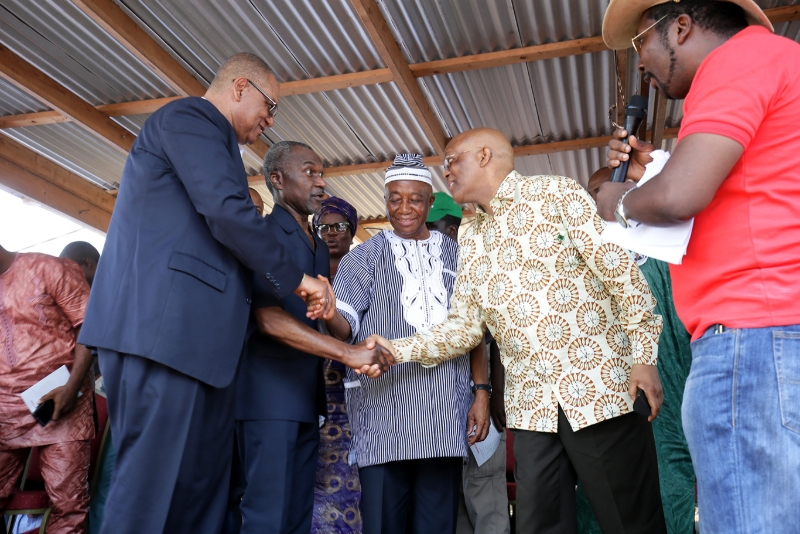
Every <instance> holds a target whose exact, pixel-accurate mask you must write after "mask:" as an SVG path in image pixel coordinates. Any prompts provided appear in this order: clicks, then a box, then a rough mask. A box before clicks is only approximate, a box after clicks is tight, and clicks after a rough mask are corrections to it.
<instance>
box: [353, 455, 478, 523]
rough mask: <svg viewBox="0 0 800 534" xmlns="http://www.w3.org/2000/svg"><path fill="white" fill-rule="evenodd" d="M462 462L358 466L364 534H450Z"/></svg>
mask: <svg viewBox="0 0 800 534" xmlns="http://www.w3.org/2000/svg"><path fill="white" fill-rule="evenodd" d="M463 465H464V459H463V458H460V457H458V458H425V459H422V460H402V461H398V462H389V463H385V464H380V465H371V466H369V467H361V468H359V470H358V476H359V478H360V479H361V508H362V511H361V518H362V521H363V525H364V534H407V533H411V534H455V531H456V518H457V516H458V501H459V489H460V487H461V471H462V469H463Z"/></svg>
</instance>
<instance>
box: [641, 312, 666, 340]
mask: <svg viewBox="0 0 800 534" xmlns="http://www.w3.org/2000/svg"><path fill="white" fill-rule="evenodd" d="M641 326H642V328H644V330H645V331H646V332H648V333H650V334H652V335H654V336H659V335H661V330H663V328H664V318H663V317H661V316H660V315H658V314H653V315H650V318H649V319H647V321H645V322H644V323H642V325H641Z"/></svg>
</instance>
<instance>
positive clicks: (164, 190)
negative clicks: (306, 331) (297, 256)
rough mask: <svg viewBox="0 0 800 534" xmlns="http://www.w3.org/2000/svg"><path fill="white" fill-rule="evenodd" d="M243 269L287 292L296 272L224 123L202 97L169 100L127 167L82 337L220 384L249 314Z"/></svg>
mask: <svg viewBox="0 0 800 534" xmlns="http://www.w3.org/2000/svg"><path fill="white" fill-rule="evenodd" d="M249 269H252V271H255V272H256V273H258V276H259V277H260V278H261V279H262V280H263V281H264V283H265V285H266V286H267V287H268V288H269V289H270V290H272V291H275V292H277V293H278V294H280V295H282V296H286V295H289V294H291V292H292V290H294V288H296V287H297V286H298V285H299V284H300V281H301V279H302V276H303V273H302V271H300V270H299V269H298V268H297V266H296V265H295V264H294V262H292V261H291V259H290V258H289V255H288V254H287V251H286V250H285V249H284V248H283V246H281V244H280V242H279V241H278V240H277V239H276V238H275V236H274V229H273V228H272V227H271V225H270V223H269V221H267V220H265V219H262V218H261V217H260V216H259V215H258V213H257V212H256V210H255V207H254V206H253V203H252V201H251V200H250V195H249V194H248V191H247V176H246V174H245V170H244V165H243V164H242V158H241V155H240V153H239V146H238V144H237V142H236V136H235V133H234V131H233V128H232V127H231V125H230V123H229V122H228V120H227V119H226V118H225V117H224V116H223V115H222V114H221V113H220V112H219V111H218V110H217V108H216V107H214V105H212V104H211V103H210V102H208V101H206V100H203V99H201V98H193V97H192V98H183V99H181V100H178V101H175V102H172V103H170V104H167V105H166V106H164V107H162V108H161V109H159V110H158V111H157V112H155V113H154V114H153V115H152V116H151V117H150V118H149V119H148V120H147V121H146V122H145V124H144V127H143V128H142V131H141V133H140V134H139V137H137V138H136V141H135V142H134V144H133V148H132V149H131V153H130V155H129V156H128V160H127V161H126V163H125V170H124V171H123V173H122V179H121V186H120V191H119V196H118V198H117V204H116V207H115V208H114V214H113V216H112V217H111V224H110V226H109V229H108V238H107V239H106V244H105V247H104V250H103V255H102V258H101V260H100V264H99V265H98V268H97V274H96V276H95V279H94V284H93V289H92V294H91V296H90V298H89V305H88V308H87V311H86V318H85V321H84V324H83V327H82V329H81V333H80V339H79V341H80V343H83V344H84V345H88V346H91V347H102V348H105V349H108V350H114V351H117V352H122V353H127V354H135V355H138V356H142V357H145V358H149V359H151V360H155V361H157V362H160V363H162V364H164V365H166V366H169V367H171V368H173V369H175V370H177V371H179V372H181V373H184V374H186V375H189V376H191V377H193V378H195V379H197V380H200V381H202V382H205V383H207V384H210V385H212V386H214V387H224V386H227V385H228V384H230V383H231V381H232V380H233V377H234V374H235V372H236V368H237V365H238V362H239V356H240V355H241V352H242V347H243V344H244V338H245V331H246V328H247V317H248V314H249V313H250V303H251V286H252V280H253V273H252V272H251V271H250V270H249Z"/></svg>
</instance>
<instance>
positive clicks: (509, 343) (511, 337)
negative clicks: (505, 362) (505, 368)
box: [500, 328, 531, 359]
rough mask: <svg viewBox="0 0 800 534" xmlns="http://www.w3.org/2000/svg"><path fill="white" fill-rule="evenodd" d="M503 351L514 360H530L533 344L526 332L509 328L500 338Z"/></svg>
mask: <svg viewBox="0 0 800 534" xmlns="http://www.w3.org/2000/svg"><path fill="white" fill-rule="evenodd" d="M500 340H501V341H502V343H503V350H505V352H506V353H507V354H508V355H509V356H511V357H512V358H526V359H527V358H529V357H530V355H531V342H530V341H528V336H526V335H525V333H524V332H522V331H520V330H517V329H516V328H509V329H508V330H506V331H505V332H503V336H502V337H501V338H500Z"/></svg>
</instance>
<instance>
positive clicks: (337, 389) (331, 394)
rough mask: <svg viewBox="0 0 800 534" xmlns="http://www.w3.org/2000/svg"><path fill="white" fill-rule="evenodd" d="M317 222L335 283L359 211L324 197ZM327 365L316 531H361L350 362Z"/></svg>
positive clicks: (332, 198) (315, 217) (315, 514)
mask: <svg viewBox="0 0 800 534" xmlns="http://www.w3.org/2000/svg"><path fill="white" fill-rule="evenodd" d="M312 224H313V226H314V231H315V232H317V234H318V235H319V237H320V238H321V239H322V240H323V241H325V243H327V244H328V249H329V250H330V253H331V274H330V278H331V283H333V277H334V276H335V275H336V270H337V269H338V268H339V262H340V261H341V259H342V257H343V256H344V255H345V254H347V252H348V251H349V250H350V247H351V245H352V244H353V236H354V235H355V232H356V228H357V227H358V212H357V211H356V209H355V208H354V207H353V206H351V205H350V204H349V203H348V202H346V201H345V200H342V199H341V198H337V197H329V198H327V199H325V200H324V201H323V202H322V207H321V208H320V210H319V211H318V212H317V213H316V215H314V219H313V221H312ZM324 369H325V394H326V397H327V400H328V417H327V418H326V420H325V424H324V425H323V426H322V427H321V428H320V444H319V458H318V460H317V483H316V486H315V487H314V517H313V522H312V527H311V531H312V532H316V533H326V534H327V533H335V534H344V533H360V532H361V484H360V483H359V479H358V468H357V467H355V466H351V465H348V462H347V457H348V452H349V450H350V440H351V433H350V422H349V421H348V418H347V410H346V407H345V398H344V377H345V375H346V372H345V367H344V365H342V364H341V363H339V362H335V361H333V360H326V361H325V367H324Z"/></svg>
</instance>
